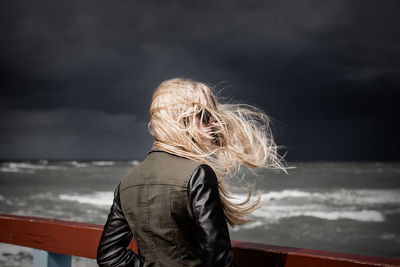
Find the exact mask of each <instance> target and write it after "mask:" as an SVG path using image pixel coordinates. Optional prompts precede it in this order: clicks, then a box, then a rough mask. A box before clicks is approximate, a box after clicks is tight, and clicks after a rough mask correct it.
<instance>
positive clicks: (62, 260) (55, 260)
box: [33, 249, 71, 267]
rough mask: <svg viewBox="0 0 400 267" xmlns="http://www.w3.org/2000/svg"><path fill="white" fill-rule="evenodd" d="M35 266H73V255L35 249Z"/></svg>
mask: <svg viewBox="0 0 400 267" xmlns="http://www.w3.org/2000/svg"><path fill="white" fill-rule="evenodd" d="M33 266H34V267H71V255H64V254H58V253H52V252H48V251H45V250H41V249H34V253H33Z"/></svg>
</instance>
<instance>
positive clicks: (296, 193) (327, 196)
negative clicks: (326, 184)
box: [234, 189, 400, 205]
mask: <svg viewBox="0 0 400 267" xmlns="http://www.w3.org/2000/svg"><path fill="white" fill-rule="evenodd" d="M234 199H235V201H236V202H240V201H243V200H245V199H246V195H241V194H234ZM279 200H293V201H301V202H305V201H306V202H329V203H332V204H335V205H375V204H400V190H399V189H397V190H375V189H354V190H351V189H338V190H334V191H328V192H324V193H321V192H307V191H301V190H282V191H272V192H268V193H264V194H262V196H261V201H262V202H264V203H268V202H271V201H279Z"/></svg>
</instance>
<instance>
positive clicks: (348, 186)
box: [0, 160, 400, 267]
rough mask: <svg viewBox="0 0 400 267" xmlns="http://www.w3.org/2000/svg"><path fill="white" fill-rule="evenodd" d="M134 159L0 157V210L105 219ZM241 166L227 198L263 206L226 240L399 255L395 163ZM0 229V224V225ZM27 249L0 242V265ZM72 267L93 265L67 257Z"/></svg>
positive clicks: (19, 260) (21, 257) (28, 254)
mask: <svg viewBox="0 0 400 267" xmlns="http://www.w3.org/2000/svg"><path fill="white" fill-rule="evenodd" d="M137 164H139V161H138V160H133V161H77V160H72V161H48V160H36V161H32V160H30V161H29V160H27V161H2V162H0V213H8V214H16V215H27V216H36V217H44V218H55V219H63V220H69V221H76V222H87V223H95V224H99V225H104V223H105V222H106V219H107V215H108V213H109V210H110V207H111V203H112V200H113V192H114V190H115V188H116V186H117V185H118V183H119V182H120V181H121V179H122V178H123V177H124V175H125V174H126V173H127V172H128V171H129V170H131V169H132V168H134V167H135V166H136V165H137ZM288 166H289V167H290V168H289V169H288V174H285V173H284V172H282V171H280V170H270V169H257V170H256V171H255V172H254V173H253V172H251V171H249V170H248V169H246V168H241V170H240V171H239V173H237V174H236V176H235V177H231V178H227V179H226V180H227V183H228V184H229V185H230V188H231V190H232V192H233V197H234V198H235V200H234V201H240V200H242V199H244V198H245V196H246V195H247V189H248V185H250V187H251V188H252V189H253V191H254V194H255V195H256V194H257V193H260V194H261V203H262V206H261V207H260V208H259V209H258V210H256V211H255V212H254V213H253V215H252V216H251V218H250V219H251V221H250V222H249V223H247V224H245V225H242V226H236V227H233V228H230V235H231V239H232V240H241V241H249V242H257V243H265V244H271V245H280V246H290V247H300V248H307V249H318V250H327V251H334V252H345V253H351V254H361V255H368V256H376V257H384V258H398V259H399V258H400V163H399V162H289V163H288ZM0 231H1V229H0ZM32 263H33V249H31V248H26V247H21V246H15V245H10V244H5V243H0V266H5V267H11V266H32ZM72 266H79V267H80V266H97V264H96V262H95V260H93V259H87V258H82V257H72Z"/></svg>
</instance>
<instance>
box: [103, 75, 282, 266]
mask: <svg viewBox="0 0 400 267" xmlns="http://www.w3.org/2000/svg"><path fill="white" fill-rule="evenodd" d="M268 124H269V120H268V118H267V116H266V115H265V114H264V113H263V112H261V111H259V110H258V109H256V108H254V107H251V106H248V105H239V104H221V103H219V102H218V101H217V99H216V97H215V95H214V94H213V93H212V91H211V89H210V88H209V87H207V86H206V85H205V84H203V83H199V82H194V81H191V80H187V79H181V78H176V79H172V80H167V81H164V82H162V83H161V84H160V85H159V86H158V88H157V89H156V91H155V92H154V94H153V98H152V102H151V107H150V123H149V128H150V131H151V133H152V135H153V136H154V144H153V148H152V150H151V151H150V152H149V153H148V155H147V157H146V159H145V160H144V161H143V162H141V163H140V164H139V165H138V166H136V167H135V168H134V169H133V170H131V171H130V172H129V173H128V174H127V175H126V176H125V177H124V178H123V179H122V181H121V183H120V184H119V185H118V187H117V189H116V190H115V193H114V202H113V205H112V207H111V211H110V214H109V216H108V219H107V222H106V224H105V226H104V231H103V234H102V236H101V239H100V242H99V247H98V254H97V262H98V264H99V265H100V266H236V265H235V260H234V257H233V254H232V248H231V242H230V238H229V232H228V227H227V222H228V223H229V224H230V225H231V226H234V225H241V224H244V223H246V222H248V221H249V219H248V218H247V217H248V215H249V214H250V213H251V212H252V211H254V210H255V209H257V208H258V204H259V201H260V195H259V196H258V197H257V198H256V200H255V201H253V202H251V201H250V196H251V192H250V191H249V193H248V197H247V199H246V200H245V201H243V202H242V203H235V202H232V201H231V197H230V193H229V192H228V191H227V189H226V186H225V183H224V177H226V176H227V175H228V174H230V175H234V174H235V173H236V171H237V170H238V169H239V165H240V164H244V165H246V166H247V167H249V168H255V167H272V168H280V169H282V170H285V168H284V166H283V161H282V158H281V157H280V156H279V155H278V153H277V146H276V145H275V143H274V141H273V138H272V136H271V132H270V128H269V127H268ZM133 236H134V237H135V240H136V242H137V245H138V250H139V253H138V254H135V253H134V252H133V251H131V250H129V249H126V246H127V245H128V244H129V242H130V240H131V239H132V237H133Z"/></svg>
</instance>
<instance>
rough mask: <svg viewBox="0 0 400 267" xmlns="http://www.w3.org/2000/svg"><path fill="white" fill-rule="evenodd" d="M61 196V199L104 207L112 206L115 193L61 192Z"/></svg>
mask: <svg viewBox="0 0 400 267" xmlns="http://www.w3.org/2000/svg"><path fill="white" fill-rule="evenodd" d="M59 198H60V199H61V200H67V201H76V202H79V203H82V204H91V205H95V206H101V207H104V206H111V204H112V201H113V198H114V193H113V192H111V191H97V192H94V193H90V194H61V195H60V196H59Z"/></svg>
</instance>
